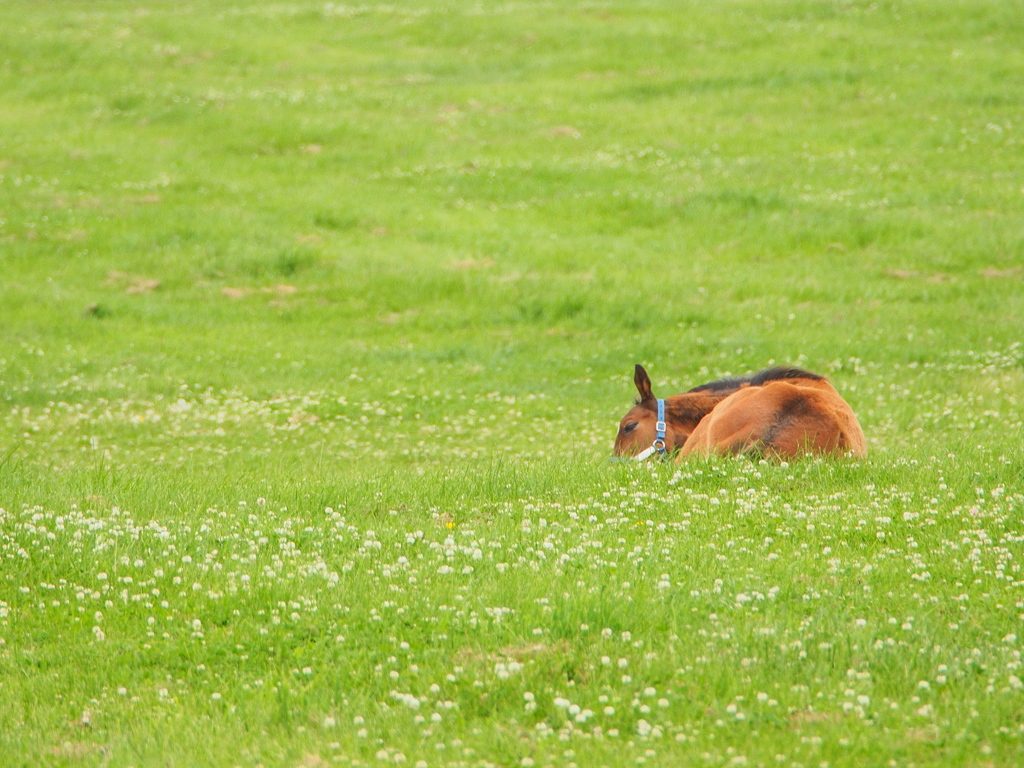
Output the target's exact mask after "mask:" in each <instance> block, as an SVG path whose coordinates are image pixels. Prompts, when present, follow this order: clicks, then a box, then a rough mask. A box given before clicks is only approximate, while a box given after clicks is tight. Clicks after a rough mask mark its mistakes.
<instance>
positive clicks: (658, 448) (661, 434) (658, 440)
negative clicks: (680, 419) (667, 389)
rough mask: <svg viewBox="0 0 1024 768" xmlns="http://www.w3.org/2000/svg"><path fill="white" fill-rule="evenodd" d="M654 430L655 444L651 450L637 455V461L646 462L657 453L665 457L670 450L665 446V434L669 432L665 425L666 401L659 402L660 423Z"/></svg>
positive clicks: (647, 449)
mask: <svg viewBox="0 0 1024 768" xmlns="http://www.w3.org/2000/svg"><path fill="white" fill-rule="evenodd" d="M654 428H655V437H654V442H653V443H652V444H651V447H650V448H646V449H644V450H643V451H640V453H638V454H637V456H636V460H637V461H644V460H646V459H648V458H650V457H651V456H653V455H654V454H655V453H657V454H660V455H661V456H664V455H665V453H666V451H667V450H668V449H667V448H666V445H665V434H666V432H667V427H666V425H665V401H664V400H659V401H658V422H657V424H655V425H654Z"/></svg>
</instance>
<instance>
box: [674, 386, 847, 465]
mask: <svg viewBox="0 0 1024 768" xmlns="http://www.w3.org/2000/svg"><path fill="white" fill-rule="evenodd" d="M746 452H756V453H764V454H767V455H772V456H778V457H782V458H788V457H792V456H798V455H800V454H804V453H812V454H844V453H851V454H853V455H854V456H864V455H865V454H866V453H867V444H866V441H865V439H864V433H863V431H861V428H860V424H858V423H857V417H856V416H854V414H853V411H852V410H851V409H850V406H849V405H847V403H846V401H845V400H843V398H842V397H841V396H840V395H839V393H838V392H836V390H835V389H833V388H832V385H831V384H829V383H828V382H827V381H826V380H824V379H820V380H811V379H788V380H784V381H769V382H767V383H765V384H764V385H762V386H748V387H744V388H742V389H740V390H738V391H736V392H734V393H733V394H731V395H729V396H728V397H727V398H725V399H724V400H722V402H720V403H718V405H716V406H715V407H714V409H713V410H712V411H711V412H710V413H709V414H708V415H707V416H705V417H704V418H703V419H701V421H700V423H699V424H698V425H697V427H696V429H694V431H693V433H692V434H691V435H690V437H689V438H688V439H687V440H686V443H685V444H684V445H683V447H682V450H681V451H680V455H681V456H685V455H689V454H712V453H746Z"/></svg>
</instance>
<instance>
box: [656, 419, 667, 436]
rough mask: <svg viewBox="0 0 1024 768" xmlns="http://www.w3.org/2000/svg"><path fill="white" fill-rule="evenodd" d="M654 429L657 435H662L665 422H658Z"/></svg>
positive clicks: (664, 429)
mask: <svg viewBox="0 0 1024 768" xmlns="http://www.w3.org/2000/svg"><path fill="white" fill-rule="evenodd" d="M654 429H655V430H657V432H658V434H659V435H664V434H665V431H666V427H665V422H664V421H659V422H658V423H657V424H655V425H654Z"/></svg>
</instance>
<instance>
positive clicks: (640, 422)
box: [615, 365, 688, 456]
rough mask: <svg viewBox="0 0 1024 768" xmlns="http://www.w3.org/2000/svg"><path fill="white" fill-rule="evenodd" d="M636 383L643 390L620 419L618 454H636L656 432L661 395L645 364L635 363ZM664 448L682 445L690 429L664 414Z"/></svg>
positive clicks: (672, 449) (616, 450)
mask: <svg viewBox="0 0 1024 768" xmlns="http://www.w3.org/2000/svg"><path fill="white" fill-rule="evenodd" d="M633 383H634V384H636V388H637V391H639V392H640V399H639V400H637V403H636V405H634V406H633V407H632V408H631V409H630V410H629V413H627V414H626V415H625V416H624V417H623V418H622V421H620V422H619V433H618V434H617V435H616V436H615V455H616V456H636V455H637V454H638V453H640V452H641V451H643V450H644V449H645V448H649V447H650V446H651V445H652V444H653V443H654V439H655V437H656V436H657V426H656V425H657V422H658V399H657V398H656V397H655V396H654V393H653V392H651V377H650V376H648V375H647V371H645V370H644V367H643V366H642V365H638V366H637V367H636V373H635V374H634V376H633ZM665 421H666V427H667V428H666V434H665V448H666V450H668V451H669V452H671V451H674V450H676V449H677V448H682V447H683V443H685V442H686V438H687V436H688V433H687V432H684V431H681V430H680V429H679V428H678V427H674V426H673V425H672V423H671V422H670V421H669V420H668V414H667V413H666V415H665Z"/></svg>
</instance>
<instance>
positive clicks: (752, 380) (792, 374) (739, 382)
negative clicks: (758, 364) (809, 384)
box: [689, 367, 825, 392]
mask: <svg viewBox="0 0 1024 768" xmlns="http://www.w3.org/2000/svg"><path fill="white" fill-rule="evenodd" d="M824 378H825V377H824V376H819V375H818V374H816V373H811V372H810V371H804V370H801V369H800V368H784V367H779V368H768V369H767V370H764V371H758V372H757V373H748V374H747V375H746V376H730V377H729V378H726V379H719V380H718V381H710V382H708V383H707V384H701V385H700V386H699V387H694V388H693V389H691V390H689V391H690V392H722V391H726V390H731V389H739V388H740V387H742V386H743V385H744V384H745V385H747V386H751V387H760V386H762V385H763V384H766V383H767V382H769V381H778V380H780V379H810V380H811V381H820V380H821V379H824Z"/></svg>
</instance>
